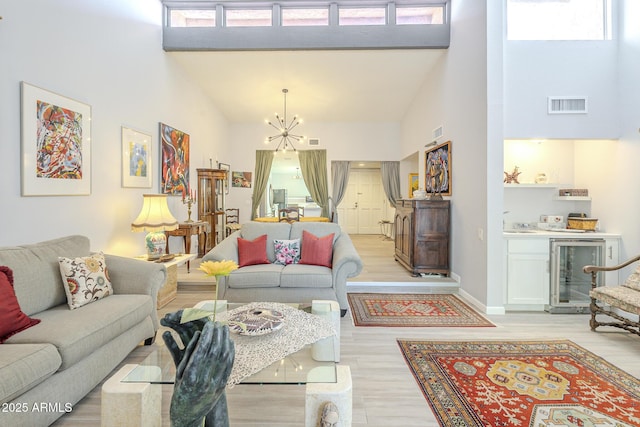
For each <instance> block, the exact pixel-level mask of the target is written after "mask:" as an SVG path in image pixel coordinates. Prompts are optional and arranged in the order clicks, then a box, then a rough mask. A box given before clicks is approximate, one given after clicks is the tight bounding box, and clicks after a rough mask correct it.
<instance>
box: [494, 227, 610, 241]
mask: <svg viewBox="0 0 640 427" xmlns="http://www.w3.org/2000/svg"><path fill="white" fill-rule="evenodd" d="M502 234H503V236H504V238H507V239H513V238H527V239H530V238H554V239H619V238H620V237H622V236H621V235H620V234H616V233H605V232H602V231H585V232H582V233H581V232H575V231H559V230H539V229H517V230H504V231H503V233H502Z"/></svg>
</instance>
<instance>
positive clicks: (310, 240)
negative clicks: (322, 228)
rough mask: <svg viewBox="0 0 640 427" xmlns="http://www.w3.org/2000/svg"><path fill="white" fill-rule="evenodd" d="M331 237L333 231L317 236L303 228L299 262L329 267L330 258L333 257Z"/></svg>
mask: <svg viewBox="0 0 640 427" xmlns="http://www.w3.org/2000/svg"><path fill="white" fill-rule="evenodd" d="M333 237H334V234H333V233H331V234H328V235H326V236H323V237H318V236H316V235H314V234H313V233H310V232H308V231H307V230H304V231H303V232H302V255H301V256H300V264H312V265H321V266H323V267H331V260H332V258H333Z"/></svg>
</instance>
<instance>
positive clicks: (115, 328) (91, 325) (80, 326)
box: [7, 295, 155, 370]
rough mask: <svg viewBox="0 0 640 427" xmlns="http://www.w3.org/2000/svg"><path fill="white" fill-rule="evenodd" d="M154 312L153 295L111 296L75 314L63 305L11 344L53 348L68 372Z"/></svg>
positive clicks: (50, 311)
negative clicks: (54, 347) (42, 344)
mask: <svg viewBox="0 0 640 427" xmlns="http://www.w3.org/2000/svg"><path fill="white" fill-rule="evenodd" d="M154 309H155V307H154V305H153V300H152V298H151V297H150V296H149V295H111V296H110V297H109V298H103V299H101V300H98V301H95V302H93V303H91V304H88V305H85V306H82V307H80V308H77V309H75V310H69V307H68V306H67V305H66V304H61V305H59V306H56V307H53V308H51V309H49V310H46V311H43V312H41V313H37V316H38V318H40V319H41V320H42V322H41V323H40V324H38V325H36V326H34V327H33V328H29V329H27V330H26V331H23V332H21V333H19V334H17V335H14V336H12V337H11V338H9V339H8V340H7V343H10V344H36V343H50V344H53V345H54V346H56V348H57V349H58V352H59V353H60V356H61V357H62V365H61V367H60V369H61V370H64V369H67V368H68V367H70V366H72V365H74V364H75V363H77V362H78V361H79V360H81V359H83V358H84V357H86V356H88V355H89V354H90V353H92V352H93V351H94V350H95V349H97V348H99V347H101V346H103V345H104V344H106V343H108V342H109V341H111V340H113V339H115V338H116V337H118V336H119V335H121V334H123V333H125V332H126V331H128V330H129V329H131V328H133V327H135V326H136V325H138V324H139V323H141V322H142V321H144V319H145V318H146V317H148V316H151V313H152V311H153V310H154Z"/></svg>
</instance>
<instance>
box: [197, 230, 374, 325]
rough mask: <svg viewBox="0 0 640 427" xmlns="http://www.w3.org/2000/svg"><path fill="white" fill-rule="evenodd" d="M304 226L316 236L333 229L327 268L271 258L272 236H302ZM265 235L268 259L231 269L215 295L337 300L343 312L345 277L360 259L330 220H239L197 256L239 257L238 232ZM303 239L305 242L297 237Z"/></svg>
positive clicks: (241, 298)
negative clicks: (233, 229)
mask: <svg viewBox="0 0 640 427" xmlns="http://www.w3.org/2000/svg"><path fill="white" fill-rule="evenodd" d="M303 230H306V231H308V232H310V233H313V234H314V235H316V236H318V237H323V236H327V235H329V234H331V233H334V240H333V260H332V266H331V268H327V267H322V266H317V265H304V264H289V265H287V266H284V265H280V264H274V263H273V262H274V260H275V253H274V245H273V241H274V240H275V239H281V240H290V239H298V238H300V239H301V238H302V232H303ZM263 234H266V235H267V258H268V260H269V261H270V262H271V264H259V265H249V266H245V267H242V268H239V269H238V270H236V271H234V272H232V273H231V274H230V275H229V276H227V277H224V278H223V279H222V280H221V281H220V282H221V283H219V284H218V286H219V287H218V298H219V299H224V300H227V301H230V302H254V301H273V302H311V300H313V299H326V300H333V301H338V303H339V304H340V311H341V314H342V315H343V316H344V314H345V313H346V312H347V309H348V308H349V304H348V302H347V279H348V278H350V277H355V276H357V275H358V274H359V273H360V272H361V271H362V260H361V259H360V256H359V255H358V252H357V251H356V249H355V247H354V246H353V243H352V242H351V238H350V237H349V235H348V234H347V233H343V232H341V230H340V226H339V225H338V224H334V223H323V222H293V223H291V224H289V223H287V222H279V223H263V222H255V221H252V222H248V223H245V224H242V228H241V229H240V230H239V231H236V232H234V233H232V234H231V235H230V236H229V237H227V238H226V239H224V240H223V241H222V242H220V243H219V244H218V245H217V246H215V247H214V248H213V249H211V251H209V253H207V254H206V255H205V256H204V257H203V258H202V261H222V260H233V261H236V262H238V237H242V238H243V239H247V240H253V239H255V238H257V237H259V236H261V235H263ZM302 245H304V242H303V243H302Z"/></svg>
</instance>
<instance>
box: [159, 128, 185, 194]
mask: <svg viewBox="0 0 640 427" xmlns="http://www.w3.org/2000/svg"><path fill="white" fill-rule="evenodd" d="M160 147H161V150H160V151H161V158H162V167H161V170H162V181H161V182H162V188H161V189H160V192H161V193H162V194H170V195H183V194H187V193H188V192H189V134H187V133H185V132H182V131H180V130H178V129H176V128H174V127H171V126H169V125H166V124H164V123H160Z"/></svg>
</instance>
